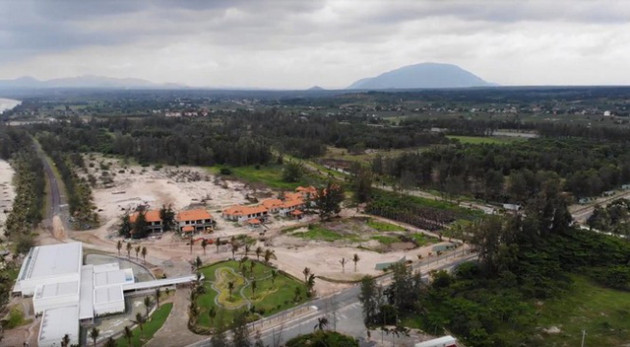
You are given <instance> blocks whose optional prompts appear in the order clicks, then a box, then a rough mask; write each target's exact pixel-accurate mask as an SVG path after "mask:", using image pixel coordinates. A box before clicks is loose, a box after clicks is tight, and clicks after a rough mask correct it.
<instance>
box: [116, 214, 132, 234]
mask: <svg viewBox="0 0 630 347" xmlns="http://www.w3.org/2000/svg"><path fill="white" fill-rule="evenodd" d="M132 231H133V225H132V224H131V221H130V219H129V214H128V213H125V214H124V215H122V217H120V225H119V226H118V234H119V235H120V236H122V237H124V238H127V239H128V238H130V237H131V232H132Z"/></svg>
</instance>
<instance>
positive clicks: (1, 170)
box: [0, 160, 15, 238]
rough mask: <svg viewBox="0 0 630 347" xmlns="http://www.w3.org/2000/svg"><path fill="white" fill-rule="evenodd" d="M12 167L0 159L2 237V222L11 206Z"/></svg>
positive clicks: (13, 196) (0, 219) (0, 225)
mask: <svg viewBox="0 0 630 347" xmlns="http://www.w3.org/2000/svg"><path fill="white" fill-rule="evenodd" d="M14 173H15V171H13V168H12V167H11V165H9V163H8V162H7V161H4V160H0V230H2V232H0V238H4V223H5V222H6V220H7V216H8V214H9V212H10V211H11V207H12V206H13V199H15V189H14V187H13V184H12V180H13V174H14Z"/></svg>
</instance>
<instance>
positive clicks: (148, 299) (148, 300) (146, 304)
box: [144, 296, 152, 317]
mask: <svg viewBox="0 0 630 347" xmlns="http://www.w3.org/2000/svg"><path fill="white" fill-rule="evenodd" d="M151 304H152V302H151V297H150V296H147V297H145V298H144V307H145V309H146V311H147V317H149V309H150V308H151Z"/></svg>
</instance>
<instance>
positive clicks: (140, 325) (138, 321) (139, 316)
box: [134, 312, 146, 331]
mask: <svg viewBox="0 0 630 347" xmlns="http://www.w3.org/2000/svg"><path fill="white" fill-rule="evenodd" d="M145 322H146V319H145V318H144V317H143V316H142V313H140V312H138V313H136V320H135V321H134V323H136V324H138V328H140V331H142V330H143V328H144V323H145Z"/></svg>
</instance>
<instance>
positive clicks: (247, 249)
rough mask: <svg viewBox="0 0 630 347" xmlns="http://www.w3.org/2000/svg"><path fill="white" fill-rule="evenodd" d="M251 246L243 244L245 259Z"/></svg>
mask: <svg viewBox="0 0 630 347" xmlns="http://www.w3.org/2000/svg"><path fill="white" fill-rule="evenodd" d="M251 247H252V246H250V245H248V244H245V256H246V257H247V255H248V254H249V250H250V249H251Z"/></svg>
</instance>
